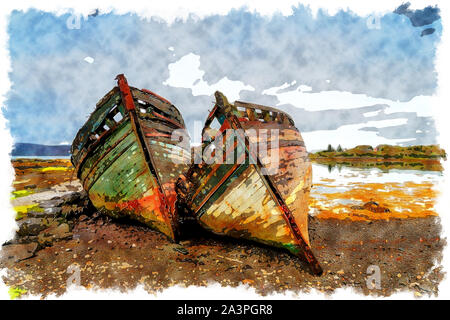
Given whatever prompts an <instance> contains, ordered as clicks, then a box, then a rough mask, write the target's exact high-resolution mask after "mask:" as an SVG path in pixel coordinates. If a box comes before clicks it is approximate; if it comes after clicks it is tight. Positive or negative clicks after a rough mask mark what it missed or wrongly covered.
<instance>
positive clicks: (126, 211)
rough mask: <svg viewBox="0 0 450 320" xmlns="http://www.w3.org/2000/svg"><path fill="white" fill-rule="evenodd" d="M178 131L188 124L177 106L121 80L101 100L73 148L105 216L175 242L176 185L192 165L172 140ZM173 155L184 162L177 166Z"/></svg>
mask: <svg viewBox="0 0 450 320" xmlns="http://www.w3.org/2000/svg"><path fill="white" fill-rule="evenodd" d="M156 113H158V114H160V113H162V114H165V115H166V116H167V117H166V119H163V118H159V117H158V116H157V115H155V114H156ZM105 125H106V126H105ZM177 129H180V130H184V122H183V120H182V118H181V115H180V114H179V112H178V110H176V108H175V107H174V106H172V105H171V104H170V103H168V102H166V101H165V100H163V99H162V98H161V97H159V96H156V95H154V94H152V93H147V92H145V91H143V90H138V89H136V88H130V87H128V84H127V83H126V79H125V78H124V77H123V76H118V86H117V87H116V88H114V89H113V90H111V92H110V93H108V94H107V95H106V96H105V98H103V99H102V100H100V102H99V104H97V108H96V110H95V111H94V113H93V114H92V115H91V117H90V118H89V120H88V121H87V123H86V124H85V125H84V126H83V128H82V129H80V131H79V133H78V134H77V137H76V138H75V140H74V143H73V145H72V162H73V164H74V165H75V167H76V169H77V175H78V177H79V179H80V180H81V182H82V184H83V187H84V189H85V190H86V191H87V194H88V196H89V198H90V200H91V202H92V204H93V205H94V206H95V207H96V208H97V209H98V210H99V211H100V212H102V213H105V214H108V215H110V216H112V217H116V218H117V217H129V218H132V219H135V220H138V221H140V222H142V223H145V224H146V225H148V226H150V227H151V228H153V229H155V230H158V231H160V232H162V233H163V234H165V235H167V236H168V237H169V238H170V239H173V240H175V239H176V238H177V234H178V229H177V211H176V198H177V197H176V193H175V190H174V185H175V182H176V179H177V177H178V176H179V175H180V174H181V173H183V172H184V171H185V170H186V169H187V167H188V165H187V163H188V158H186V155H188V154H189V153H188V152H189V151H188V150H187V149H183V148H182V147H181V146H180V145H179V143H178V141H172V140H171V133H172V132H173V131H174V130H177ZM173 156H178V157H181V158H183V161H176V163H174V161H173ZM184 158H186V159H184Z"/></svg>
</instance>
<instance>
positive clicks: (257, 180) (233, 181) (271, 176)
mask: <svg viewBox="0 0 450 320" xmlns="http://www.w3.org/2000/svg"><path fill="white" fill-rule="evenodd" d="M215 97H216V103H215V106H214V108H213V110H212V111H211V113H210V114H209V116H208V118H207V120H206V122H205V126H204V129H203V135H202V146H201V155H202V157H201V159H200V161H198V160H199V158H197V161H196V164H193V165H192V166H191V167H190V169H189V171H188V173H187V175H186V176H185V177H181V178H180V179H179V180H178V183H177V187H178V190H179V191H178V193H179V195H184V197H185V198H184V201H185V203H186V205H187V207H188V208H189V209H190V210H191V211H192V213H193V214H194V215H195V217H196V219H197V220H198V222H199V223H200V224H201V225H202V226H203V227H205V228H206V229H208V230H210V231H212V232H214V233H216V234H220V235H226V236H231V237H235V238H244V239H249V240H253V241H257V242H260V243H263V244H267V245H270V246H275V247H281V248H285V249H287V250H289V251H290V252H291V253H293V254H294V255H296V256H300V257H303V258H305V259H306V261H307V262H308V263H309V265H310V267H311V270H312V272H313V273H314V274H317V275H320V274H321V273H322V269H321V267H320V265H319V263H318V261H317V260H316V258H315V257H314V255H313V253H312V250H311V247H310V241H309V236H308V197H309V191H310V188H311V162H310V161H309V159H308V155H307V152H306V148H305V145H304V142H303V139H302V137H301V134H300V132H299V131H298V130H297V128H296V127H295V125H294V121H293V120H292V119H291V118H290V117H289V116H288V115H287V114H286V113H284V112H282V111H280V110H277V109H275V108H270V107H265V106H261V105H256V104H251V103H245V102H239V101H237V102H235V103H234V104H231V103H229V102H228V100H227V98H226V97H225V96H224V95H223V94H221V93H220V92H216V94H215ZM269 133H270V135H269ZM261 146H265V147H266V148H261ZM266 151H267V152H266Z"/></svg>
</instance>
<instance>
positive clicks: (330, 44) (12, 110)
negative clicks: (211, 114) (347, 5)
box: [4, 5, 442, 149]
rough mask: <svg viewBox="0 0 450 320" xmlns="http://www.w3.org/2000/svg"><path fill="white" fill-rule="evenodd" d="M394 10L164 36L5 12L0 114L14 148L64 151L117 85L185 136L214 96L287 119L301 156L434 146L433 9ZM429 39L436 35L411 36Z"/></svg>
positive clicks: (124, 23) (133, 25) (144, 28)
mask: <svg viewBox="0 0 450 320" xmlns="http://www.w3.org/2000/svg"><path fill="white" fill-rule="evenodd" d="M395 9H396V8H395V7H393V8H392V12H391V13H387V14H385V15H383V16H374V17H375V18H374V17H370V16H358V15H356V14H354V13H352V12H350V11H340V12H338V13H337V14H336V15H332V16H330V15H328V14H327V13H326V12H325V11H319V12H318V13H317V15H315V16H313V14H312V13H311V11H310V10H309V9H308V8H305V7H303V6H301V5H300V6H298V7H296V8H295V9H294V10H293V14H292V15H289V16H283V15H281V14H275V15H273V16H271V17H266V16H261V15H259V14H258V13H254V12H249V11H247V10H246V9H245V8H244V9H240V10H231V11H230V12H229V13H228V14H226V15H213V16H209V17H206V18H204V19H198V18H191V19H188V20H187V21H175V22H174V23H172V24H168V23H166V22H163V21H161V20H160V19H141V18H140V17H138V16H136V15H116V14H114V13H109V14H101V12H100V14H99V15H97V16H96V17H88V18H86V19H84V18H82V19H81V21H80V28H79V29H70V28H68V27H67V19H68V18H69V17H70V15H69V14H66V15H62V16H56V15H54V14H52V13H46V12H41V11H36V10H30V11H26V12H22V11H15V12H13V13H12V14H11V16H10V22H9V27H8V32H9V36H10V42H9V50H10V54H11V62H12V71H11V73H10V78H11V81H12V83H13V85H12V88H11V91H10V93H9V94H8V99H7V102H6V106H5V107H6V108H5V109H4V114H5V116H6V118H7V119H8V120H9V127H10V130H11V133H12V135H13V137H14V140H15V141H16V142H29V143H42V144H59V143H63V142H69V143H70V142H71V141H72V139H73V137H74V136H75V134H76V132H77V130H78V129H79V127H80V126H81V125H82V124H83V123H84V121H85V120H86V118H87V117H88V115H89V113H90V112H92V110H93V109H94V107H95V104H96V102H97V101H98V100H99V99H100V98H101V97H102V96H103V95H104V94H105V93H106V92H107V91H108V90H110V89H111V88H112V87H113V86H114V85H115V82H114V78H115V76H116V75H117V74H119V73H124V74H125V75H126V76H127V78H128V81H129V83H130V84H131V85H133V86H136V87H140V88H148V89H150V90H153V91H156V92H158V93H159V94H161V95H162V96H164V97H166V98H167V99H169V100H170V101H171V102H172V103H174V104H175V105H176V106H177V107H178V108H179V109H180V111H181V112H182V114H183V117H184V118H185V121H186V123H187V125H188V129H189V131H190V133H191V135H192V136H194V135H196V134H198V132H197V131H198V130H199V129H198V128H197V129H196V128H194V122H195V121H201V122H203V121H204V120H205V117H206V114H207V110H208V109H210V108H211V105H212V101H213V98H212V94H213V92H214V90H216V89H219V90H221V91H223V92H224V93H225V94H228V95H229V96H231V97H232V98H233V99H231V100H234V99H238V98H239V99H241V100H247V101H252V102H255V103H261V104H267V105H272V106H276V107H278V108H281V109H284V110H286V111H289V112H290V113H291V114H292V115H293V117H294V119H295V121H296V125H297V127H298V128H299V129H300V130H301V131H302V132H303V133H304V137H305V140H306V144H307V146H308V145H309V149H317V148H321V147H322V146H326V145H327V144H328V143H333V144H335V143H337V142H339V141H343V142H342V143H341V144H343V145H345V144H348V146H351V145H355V144H363V143H367V142H368V143H374V144H377V143H393V144H418V143H421V144H429V143H435V141H436V135H437V134H438V133H437V132H436V130H435V128H434V121H433V119H432V118H431V112H430V109H431V107H432V101H433V100H432V98H431V96H432V95H433V94H434V92H435V90H436V85H437V74H436V71H435V69H434V58H435V53H436V46H437V44H438V43H439V41H440V36H441V32H442V27H441V20H440V19H439V15H438V10H437V9H436V8H432V7H430V8H427V9H426V10H418V11H412V10H409V9H408V7H406V8H403V9H402V10H397V13H394V10H395ZM399 13H400V14H399ZM371 19H372V20H371ZM374 19H375V20H374ZM370 21H372V22H375V24H373V23H370ZM417 21H419V23H417ZM423 21H425V22H424V23H428V24H425V25H422V24H423ZM413 22H414V23H413ZM413 24H415V25H418V24H419V26H414V25H413ZM427 28H433V29H434V32H432V33H431V34H428V35H421V34H422V31H423V30H425V29H427ZM87 57H89V58H92V59H89V58H88V59H86V58H87ZM200 129H201V128H200ZM308 141H309V142H308ZM344 141H345V142H344Z"/></svg>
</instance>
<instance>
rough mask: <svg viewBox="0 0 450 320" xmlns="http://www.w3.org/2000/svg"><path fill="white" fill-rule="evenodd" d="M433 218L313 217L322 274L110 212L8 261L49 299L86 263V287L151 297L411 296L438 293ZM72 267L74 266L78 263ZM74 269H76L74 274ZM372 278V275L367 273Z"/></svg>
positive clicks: (252, 248) (22, 282)
mask: <svg viewBox="0 0 450 320" xmlns="http://www.w3.org/2000/svg"><path fill="white" fill-rule="evenodd" d="M436 219H437V218H435V217H429V218H422V219H409V220H397V221H389V222H386V221H376V222H369V223H367V222H350V221H340V220H332V219H330V220H319V219H312V220H311V224H310V236H311V240H312V248H313V251H314V252H315V254H316V256H317V258H318V260H319V261H320V263H321V264H322V267H323V269H324V274H323V275H322V276H320V277H317V276H313V275H312V274H311V273H310V272H309V269H308V266H307V265H306V263H304V262H303V261H301V260H299V259H298V258H295V257H292V256H291V255H289V254H288V253H285V252H283V251H280V250H275V249H272V248H268V247H264V246H260V245H255V244H253V243H249V242H241V241H236V240H232V239H224V238H220V237H217V236H214V235H211V234H208V233H206V232H204V231H202V230H199V229H195V228H193V229H192V232H191V233H190V235H189V236H188V237H186V239H184V240H183V241H181V242H180V244H174V243H171V242H169V241H168V240H167V239H166V238H165V237H164V236H163V235H160V234H158V233H157V232H154V231H152V230H149V229H148V228H147V227H145V226H141V225H137V224H133V223H132V222H130V221H112V220H110V219H108V218H104V217H102V216H100V217H98V218H92V217H90V218H88V217H87V216H82V217H81V218H79V219H77V221H76V222H75V225H74V228H73V239H71V240H62V241H59V242H56V243H54V244H53V245H52V246H50V247H46V248H44V249H42V250H40V251H37V252H36V253H35V256H33V257H31V258H28V259H26V260H23V261H20V262H17V263H15V262H13V261H2V262H1V267H6V268H8V274H7V276H6V277H4V279H3V280H4V281H5V283H6V284H7V285H8V286H9V287H20V288H21V289H25V290H27V292H28V293H33V294H38V295H43V296H46V295H48V294H51V293H56V294H57V295H59V294H62V293H64V291H65V289H66V282H67V279H68V277H69V276H70V275H71V273H68V272H67V270H68V268H69V266H70V265H73V264H75V265H78V266H79V267H80V280H81V285H83V286H85V287H88V288H90V287H99V288H120V289H121V290H127V289H131V288H134V287H136V286H137V285H138V284H143V285H144V287H145V289H146V290H148V291H149V292H155V291H158V290H161V289H163V288H166V287H169V286H171V285H176V284H181V285H186V286H189V285H197V286H205V285H208V283H211V282H219V283H220V284H221V285H222V286H238V285H240V284H248V285H249V286H251V287H254V288H255V289H256V291H257V292H259V293H261V294H263V295H265V294H270V293H273V292H283V291H285V290H294V291H305V290H306V291H308V290H309V289H311V288H316V289H318V290H321V291H324V292H329V293H332V292H333V290H334V289H336V288H340V287H345V286H350V287H353V288H355V289H356V291H358V292H360V293H362V294H374V295H390V294H392V293H394V292H396V291H398V290H411V291H412V292H415V294H416V296H420V295H423V294H430V295H435V294H437V293H438V284H439V282H440V281H441V279H442V277H443V275H442V273H441V271H440V268H433V263H432V262H433V260H434V259H435V258H439V257H440V255H441V251H442V247H443V244H444V242H443V241H442V240H441V239H440V238H439V234H440V230H439V227H437V226H438V225H439V224H438V223H436ZM370 265H376V266H379V268H380V271H381V278H380V280H381V289H376V288H375V289H371V290H369V289H368V287H367V285H366V279H367V277H368V273H367V268H368V266H370ZM71 268H73V267H71ZM69 270H73V269H69ZM369 273H372V272H369Z"/></svg>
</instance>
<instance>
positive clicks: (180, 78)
mask: <svg viewBox="0 0 450 320" xmlns="http://www.w3.org/2000/svg"><path fill="white" fill-rule="evenodd" d="M168 68H169V78H168V79H167V80H166V81H164V82H163V84H164V85H167V86H171V87H175V88H188V89H191V90H192V95H194V96H199V95H211V94H213V93H214V92H215V91H216V90H220V91H221V92H223V93H224V94H225V95H226V96H227V97H228V99H229V100H230V101H234V100H238V99H239V93H240V92H241V91H242V90H250V91H254V90H255V88H253V87H252V86H249V85H245V84H244V83H243V82H242V81H233V80H230V79H228V78H227V77H224V78H222V79H220V80H219V81H218V82H216V83H215V84H212V85H210V84H208V82H206V81H205V80H203V76H204V74H205V71H203V70H201V69H200V56H198V55H195V54H193V53H189V54H187V55H185V56H183V57H181V58H180V59H179V60H178V61H176V62H174V63H171V64H169V66H168Z"/></svg>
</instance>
